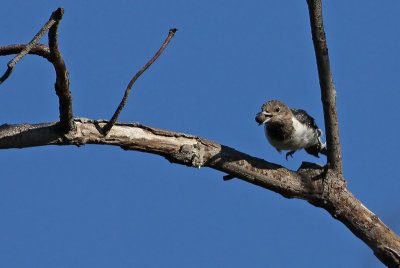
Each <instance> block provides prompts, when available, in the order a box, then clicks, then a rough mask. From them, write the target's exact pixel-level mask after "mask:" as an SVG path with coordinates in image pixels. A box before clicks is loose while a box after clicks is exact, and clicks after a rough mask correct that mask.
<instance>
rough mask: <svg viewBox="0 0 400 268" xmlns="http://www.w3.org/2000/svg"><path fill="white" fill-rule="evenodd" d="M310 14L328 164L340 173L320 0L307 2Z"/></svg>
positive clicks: (335, 117)
mask: <svg viewBox="0 0 400 268" xmlns="http://www.w3.org/2000/svg"><path fill="white" fill-rule="evenodd" d="M307 4H308V10H309V13H310V23H311V32H312V38H313V43H314V50H315V56H316V58H317V66H318V75H319V83H320V87H321V99H322V104H323V108H324V119H325V133H326V141H327V144H328V155H327V157H328V164H329V167H330V168H332V169H333V170H334V171H336V172H339V173H340V174H342V173H343V171H342V155H341V149H340V138H339V124H338V117H337V108H336V91H335V85H334V84H333V79H332V73H331V67H330V62H329V55H328V46H327V44H326V36H325V30H324V24H323V21H322V6H321V0H307Z"/></svg>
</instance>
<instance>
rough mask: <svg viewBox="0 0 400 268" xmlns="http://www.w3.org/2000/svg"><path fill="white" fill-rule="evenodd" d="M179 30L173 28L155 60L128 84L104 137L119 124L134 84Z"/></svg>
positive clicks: (151, 61) (150, 62)
mask: <svg viewBox="0 0 400 268" xmlns="http://www.w3.org/2000/svg"><path fill="white" fill-rule="evenodd" d="M177 30H178V29H176V28H173V29H170V30H169V33H168V36H167V39H165V41H164V43H163V44H162V46H161V48H160V49H159V50H158V51H157V52H156V54H155V55H154V57H153V58H151V60H149V62H147V63H146V65H145V66H143V68H142V69H140V70H139V72H137V73H136V74H135V76H134V77H133V78H132V79H131V81H130V82H129V84H128V87H127V88H126V90H125V94H124V97H123V98H122V100H121V103H120V104H119V105H118V108H117V110H116V111H115V113H114V115H113V116H112V117H111V119H110V121H109V123H108V124H107V125H106V126H105V127H104V135H107V134H108V132H109V131H110V129H111V128H112V127H113V125H114V124H115V122H117V120H118V116H119V114H120V113H121V111H122V109H123V108H124V106H125V104H126V102H127V101H128V98H129V94H130V93H131V89H132V86H133V84H134V83H135V82H136V80H137V79H138V78H139V77H140V76H141V75H142V73H144V72H145V71H146V70H147V69H148V68H149V67H150V65H152V64H153V62H155V61H156V60H157V58H158V57H159V56H160V55H161V53H162V52H163V51H164V49H165V48H166V47H167V45H168V44H169V42H170V41H171V39H172V37H174V35H175V33H176V31H177Z"/></svg>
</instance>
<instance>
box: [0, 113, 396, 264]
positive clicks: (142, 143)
mask: <svg viewBox="0 0 400 268" xmlns="http://www.w3.org/2000/svg"><path fill="white" fill-rule="evenodd" d="M75 124H76V131H75V132H70V133H69V134H68V135H63V134H61V133H60V132H59V131H58V130H57V122H53V123H45V124H38V125H29V124H22V125H3V126H1V127H0V149H7V148H25V147H32V146H44V145H77V146H81V145H85V144H103V145H113V146H119V147H121V148H122V149H124V150H135V151H141V152H147V153H152V154H157V155H161V156H163V157H165V158H166V159H167V160H169V161H170V162H173V163H177V164H182V165H186V166H190V167H196V168H200V167H203V166H205V167H210V168H213V169H216V170H220V171H222V172H224V173H228V174H231V175H233V176H235V177H237V178H239V179H242V180H244V181H247V182H250V183H252V184H255V185H258V186H260V187H263V188H266V189H269V190H271V191H274V192H276V193H279V194H281V195H282V196H284V197H287V198H299V199H304V200H307V201H308V202H310V203H311V204H313V205H315V206H317V207H321V208H324V209H325V210H327V211H328V212H329V213H330V214H331V215H332V217H334V218H336V219H338V220H339V221H341V222H342V223H343V224H344V225H346V226H347V227H348V228H349V229H350V230H351V231H352V232H353V233H354V234H355V235H356V236H357V237H359V238H360V239H361V240H363V241H364V242H365V243H366V244H367V245H368V246H369V247H370V248H371V249H372V250H373V251H374V253H375V254H376V255H377V256H378V258H379V259H381V261H382V262H384V263H385V264H386V265H388V266H390V267H398V265H399V263H400V259H399V257H398V256H399V253H400V237H398V236H397V235H396V234H395V233H394V232H393V231H391V230H390V229H389V228H388V227H387V226H386V225H385V224H384V223H383V222H382V221H381V220H380V219H379V218H378V217H377V216H376V215H375V214H374V213H372V212H371V211H370V210H368V209H367V208H366V207H365V206H364V205H363V204H362V203H361V202H360V201H359V200H358V199H357V198H355V197H354V196H353V194H352V193H351V192H349V191H348V190H347V189H346V188H345V184H344V183H342V182H343V181H342V180H338V179H329V178H326V176H327V174H326V169H325V168H324V167H322V166H319V165H316V164H310V163H303V165H302V166H301V167H300V169H299V170H298V171H297V172H296V171H292V170H288V169H286V168H284V167H282V166H280V165H276V164H273V163H270V162H267V161H264V160H262V159H259V158H255V157H252V156H250V155H247V154H244V153H242V152H239V151H237V150H235V149H233V148H230V147H227V146H224V145H221V144H218V143H216V142H214V141H210V140H207V139H204V138H201V137H197V136H193V135H188V134H183V133H177V132H172V131H167V130H161V129H156V128H152V127H148V126H143V125H140V124H137V123H116V124H115V125H114V127H113V128H112V129H111V131H110V132H109V135H107V136H104V135H103V131H102V129H103V128H104V126H105V125H106V124H108V122H107V121H95V120H89V119H83V118H82V119H79V118H77V119H75Z"/></svg>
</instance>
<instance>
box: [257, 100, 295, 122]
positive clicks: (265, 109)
mask: <svg viewBox="0 0 400 268" xmlns="http://www.w3.org/2000/svg"><path fill="white" fill-rule="evenodd" d="M291 114H292V112H291V111H290V108H289V107H287V106H286V104H284V103H283V102H281V101H278V100H271V101H268V102H266V103H264V104H263V106H262V107H261V112H259V113H258V114H257V116H256V122H257V123H258V125H262V124H266V123H268V122H269V121H270V120H273V121H279V120H282V119H284V118H285V117H288V116H291Z"/></svg>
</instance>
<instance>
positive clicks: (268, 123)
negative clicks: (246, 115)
mask: <svg viewBox="0 0 400 268" xmlns="http://www.w3.org/2000/svg"><path fill="white" fill-rule="evenodd" d="M256 121H257V123H258V125H262V124H265V128H264V130H265V136H266V137H267V139H268V141H269V143H271V145H272V146H274V147H275V148H276V149H277V150H278V152H280V151H281V150H289V152H288V153H286V160H287V158H288V156H291V157H293V154H294V152H296V151H297V150H300V149H303V148H304V149H305V150H306V152H307V153H309V154H311V155H313V156H316V157H319V156H318V153H321V154H324V155H326V153H327V151H326V143H322V141H321V136H322V131H321V130H320V129H319V128H318V127H317V125H316V124H315V121H314V118H312V117H311V116H310V115H308V114H307V112H306V111H304V110H300V109H292V108H289V107H287V106H286V105H285V104H284V103H283V102H281V101H278V100H271V101H268V102H266V103H264V104H263V106H262V107H261V112H259V113H258V114H257V116H256Z"/></svg>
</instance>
